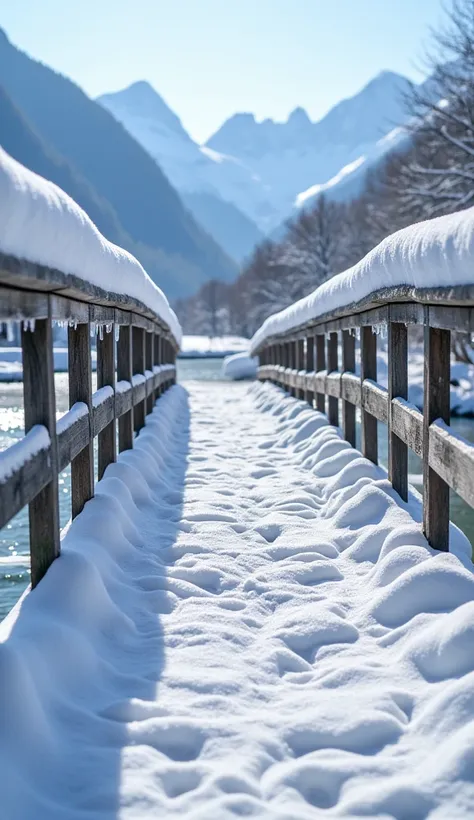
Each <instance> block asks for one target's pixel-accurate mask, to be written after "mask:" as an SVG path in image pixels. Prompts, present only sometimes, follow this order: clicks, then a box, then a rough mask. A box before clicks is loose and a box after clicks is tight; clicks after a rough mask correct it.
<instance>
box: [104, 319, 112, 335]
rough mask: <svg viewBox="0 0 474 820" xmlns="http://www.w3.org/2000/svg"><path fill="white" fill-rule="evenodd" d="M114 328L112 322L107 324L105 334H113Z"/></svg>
mask: <svg viewBox="0 0 474 820" xmlns="http://www.w3.org/2000/svg"><path fill="white" fill-rule="evenodd" d="M112 327H113V324H112V322H106V325H105V332H106V333H112Z"/></svg>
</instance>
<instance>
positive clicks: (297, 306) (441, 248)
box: [250, 208, 474, 353]
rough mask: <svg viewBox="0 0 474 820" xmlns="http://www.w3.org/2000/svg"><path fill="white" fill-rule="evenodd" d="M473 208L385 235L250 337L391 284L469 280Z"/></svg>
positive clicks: (257, 341)
mask: <svg viewBox="0 0 474 820" xmlns="http://www.w3.org/2000/svg"><path fill="white" fill-rule="evenodd" d="M473 258H474V208H468V210H466V211H459V212H458V213H454V214H449V215H448V216H440V217H438V218H437V219H430V220H427V221H426V222H418V223H416V224H414V225H410V226H409V227H408V228H403V229H402V230H401V231H397V233H394V234H392V235H391V236H388V237H387V238H386V239H384V240H383V241H382V242H381V243H380V244H379V245H377V247H376V248H373V250H371V251H370V253H368V254H367V256H365V257H364V258H363V259H362V260H361V261H360V262H358V263H357V264H356V265H354V266H353V267H352V268H349V269H348V270H346V271H343V272H342V273H339V274H337V276H333V277H332V279H328V281H327V282H324V283H323V284H322V285H320V286H319V287H318V288H316V290H314V291H313V292H312V293H310V294H309V296H306V297H305V298H304V299H300V300H299V301H298V302H295V303H294V304H293V305H290V306H289V307H287V308H285V310H281V311H280V312H279V313H274V314H273V315H272V316H269V317H268V319H266V320H265V322H264V323H263V325H262V326H261V327H260V328H259V329H258V330H257V332H256V333H255V335H254V336H253V338H252V340H251V342H250V352H251V353H253V352H255V351H256V350H257V349H258V347H259V346H260V345H261V344H262V343H263V342H264V341H265V339H267V338H269V337H270V336H274V335H275V334H279V333H285V332H287V331H289V330H291V329H293V328H296V327H298V326H299V325H302V324H305V323H306V322H310V321H312V320H315V319H318V318H319V317H320V316H322V315H323V314H325V313H328V312H331V311H334V310H337V309H340V308H344V307H346V306H348V305H351V304H353V303H354V302H359V301H360V300H362V299H365V298H367V297H368V296H370V294H371V293H374V292H376V291H379V290H381V289H383V288H391V287H394V286H396V285H408V286H411V287H417V288H428V287H449V286H454V285H472V284H474V271H473V265H472V260H473Z"/></svg>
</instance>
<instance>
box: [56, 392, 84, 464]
mask: <svg viewBox="0 0 474 820" xmlns="http://www.w3.org/2000/svg"><path fill="white" fill-rule="evenodd" d="M82 407H83V408H84V411H85V412H84V413H81V414H80V415H79V414H78V413H77V410H78V409H79V410H80V409H81V408H82ZM56 429H57V437H58V470H59V472H62V471H63V470H65V469H66V467H67V466H68V464H70V463H71V461H73V459H75V458H76V456H78V455H79V453H81V452H82V450H83V449H84V448H85V447H87V445H88V444H89V441H90V419H89V411H88V409H87V406H86V405H85V404H79V403H78V404H75V405H73V407H72V408H71V409H70V410H69V411H68V412H67V413H65V414H64V416H62V417H61V418H60V420H59V422H58V424H57V428H56Z"/></svg>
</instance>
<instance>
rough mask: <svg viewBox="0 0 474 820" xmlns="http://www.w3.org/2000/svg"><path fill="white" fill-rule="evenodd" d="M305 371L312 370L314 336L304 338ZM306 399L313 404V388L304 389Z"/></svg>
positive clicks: (310, 371)
mask: <svg viewBox="0 0 474 820" xmlns="http://www.w3.org/2000/svg"><path fill="white" fill-rule="evenodd" d="M305 370H306V372H307V373H312V372H313V371H314V336H307V338H306V366H305ZM306 401H307V402H308V404H309V405H310V407H313V404H314V390H311V389H309V388H307V389H306Z"/></svg>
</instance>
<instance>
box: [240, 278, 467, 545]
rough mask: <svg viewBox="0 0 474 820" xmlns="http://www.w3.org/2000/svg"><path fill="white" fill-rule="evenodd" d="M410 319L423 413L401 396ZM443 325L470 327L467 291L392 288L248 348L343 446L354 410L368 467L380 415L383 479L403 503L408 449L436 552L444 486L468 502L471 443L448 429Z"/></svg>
mask: <svg viewBox="0 0 474 820" xmlns="http://www.w3.org/2000/svg"><path fill="white" fill-rule="evenodd" d="M412 324H418V325H423V327H424V404H423V407H424V409H423V413H421V412H420V411H419V410H418V409H417V408H416V407H415V406H413V405H411V404H409V403H408V402H407V396H408V333H407V326H408V325H412ZM382 327H385V328H386V329H387V347H388V389H385V388H384V387H382V386H381V385H379V384H377V334H376V332H375V330H376V329H377V330H378V329H379V328H382ZM451 331H463V332H468V333H472V332H474V290H473V289H471V288H451V289H449V290H448V289H440V290H431V291H428V290H418V291H414V289H410V290H408V289H407V288H403V287H399V288H393V289H392V290H386V291H384V292H382V291H381V292H379V293H376V294H372V296H370V297H369V298H368V299H367V300H365V301H364V303H359V304H354V305H351V307H350V308H346V309H341V310H339V311H337V312H334V313H332V314H330V313H327V314H325V315H323V316H321V317H320V318H318V320H315V321H313V322H311V323H308V324H307V325H305V326H301V327H298V328H296V329H293V330H292V331H291V332H288V333H285V334H281V335H278V336H274V337H272V338H268V339H266V341H265V342H264V343H262V344H261V345H260V347H259V349H258V350H256V351H254V352H255V353H257V354H258V355H259V359H260V367H259V371H258V372H259V378H260V379H263V380H265V379H268V380H270V381H272V382H274V383H275V384H278V385H281V386H282V387H283V388H285V389H288V391H289V392H290V393H291V394H292V395H293V396H296V397H298V398H301V399H305V400H306V401H307V402H309V404H310V405H311V406H312V407H313V406H314V407H316V409H317V410H320V411H322V412H327V415H328V419H329V421H330V423H331V424H333V425H336V426H337V425H339V424H340V423H341V426H342V430H343V434H344V437H345V438H346V439H347V441H348V442H350V444H352V445H353V446H355V440H356V438H355V437H356V407H359V408H360V415H361V450H362V453H363V454H364V455H365V456H366V457H367V458H368V459H370V460H371V461H373V462H374V463H375V464H377V463H378V440H377V421H381V422H384V423H385V424H386V425H387V426H388V476H389V479H390V481H391V482H392V485H393V487H394V489H395V490H396V491H397V492H398V493H399V495H400V496H401V498H402V499H403V500H405V501H406V500H407V499H408V449H409V448H410V449H411V450H412V451H413V452H414V453H416V455H417V456H419V457H420V458H421V459H422V460H423V531H424V533H425V535H426V538H427V540H428V542H429V543H430V544H431V545H432V546H433V547H435V548H436V549H439V550H448V549H449V489H450V488H452V489H453V490H454V491H455V492H456V493H458V494H459V495H460V496H461V498H463V499H464V501H466V502H467V504H469V505H470V506H471V507H474V446H473V445H472V444H470V443H469V442H468V441H466V440H465V439H463V438H461V437H460V436H457V435H455V434H453V433H452V432H451V431H450V430H449V423H450V346H451V345H450V341H451ZM355 333H357V334H358V335H359V334H360V376H356V374H355V369H356V368H355V362H356V336H355ZM339 350H341V351H342V356H339ZM326 400H327V401H326ZM340 402H341V405H342V407H341V415H340V408H339V403H340Z"/></svg>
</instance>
